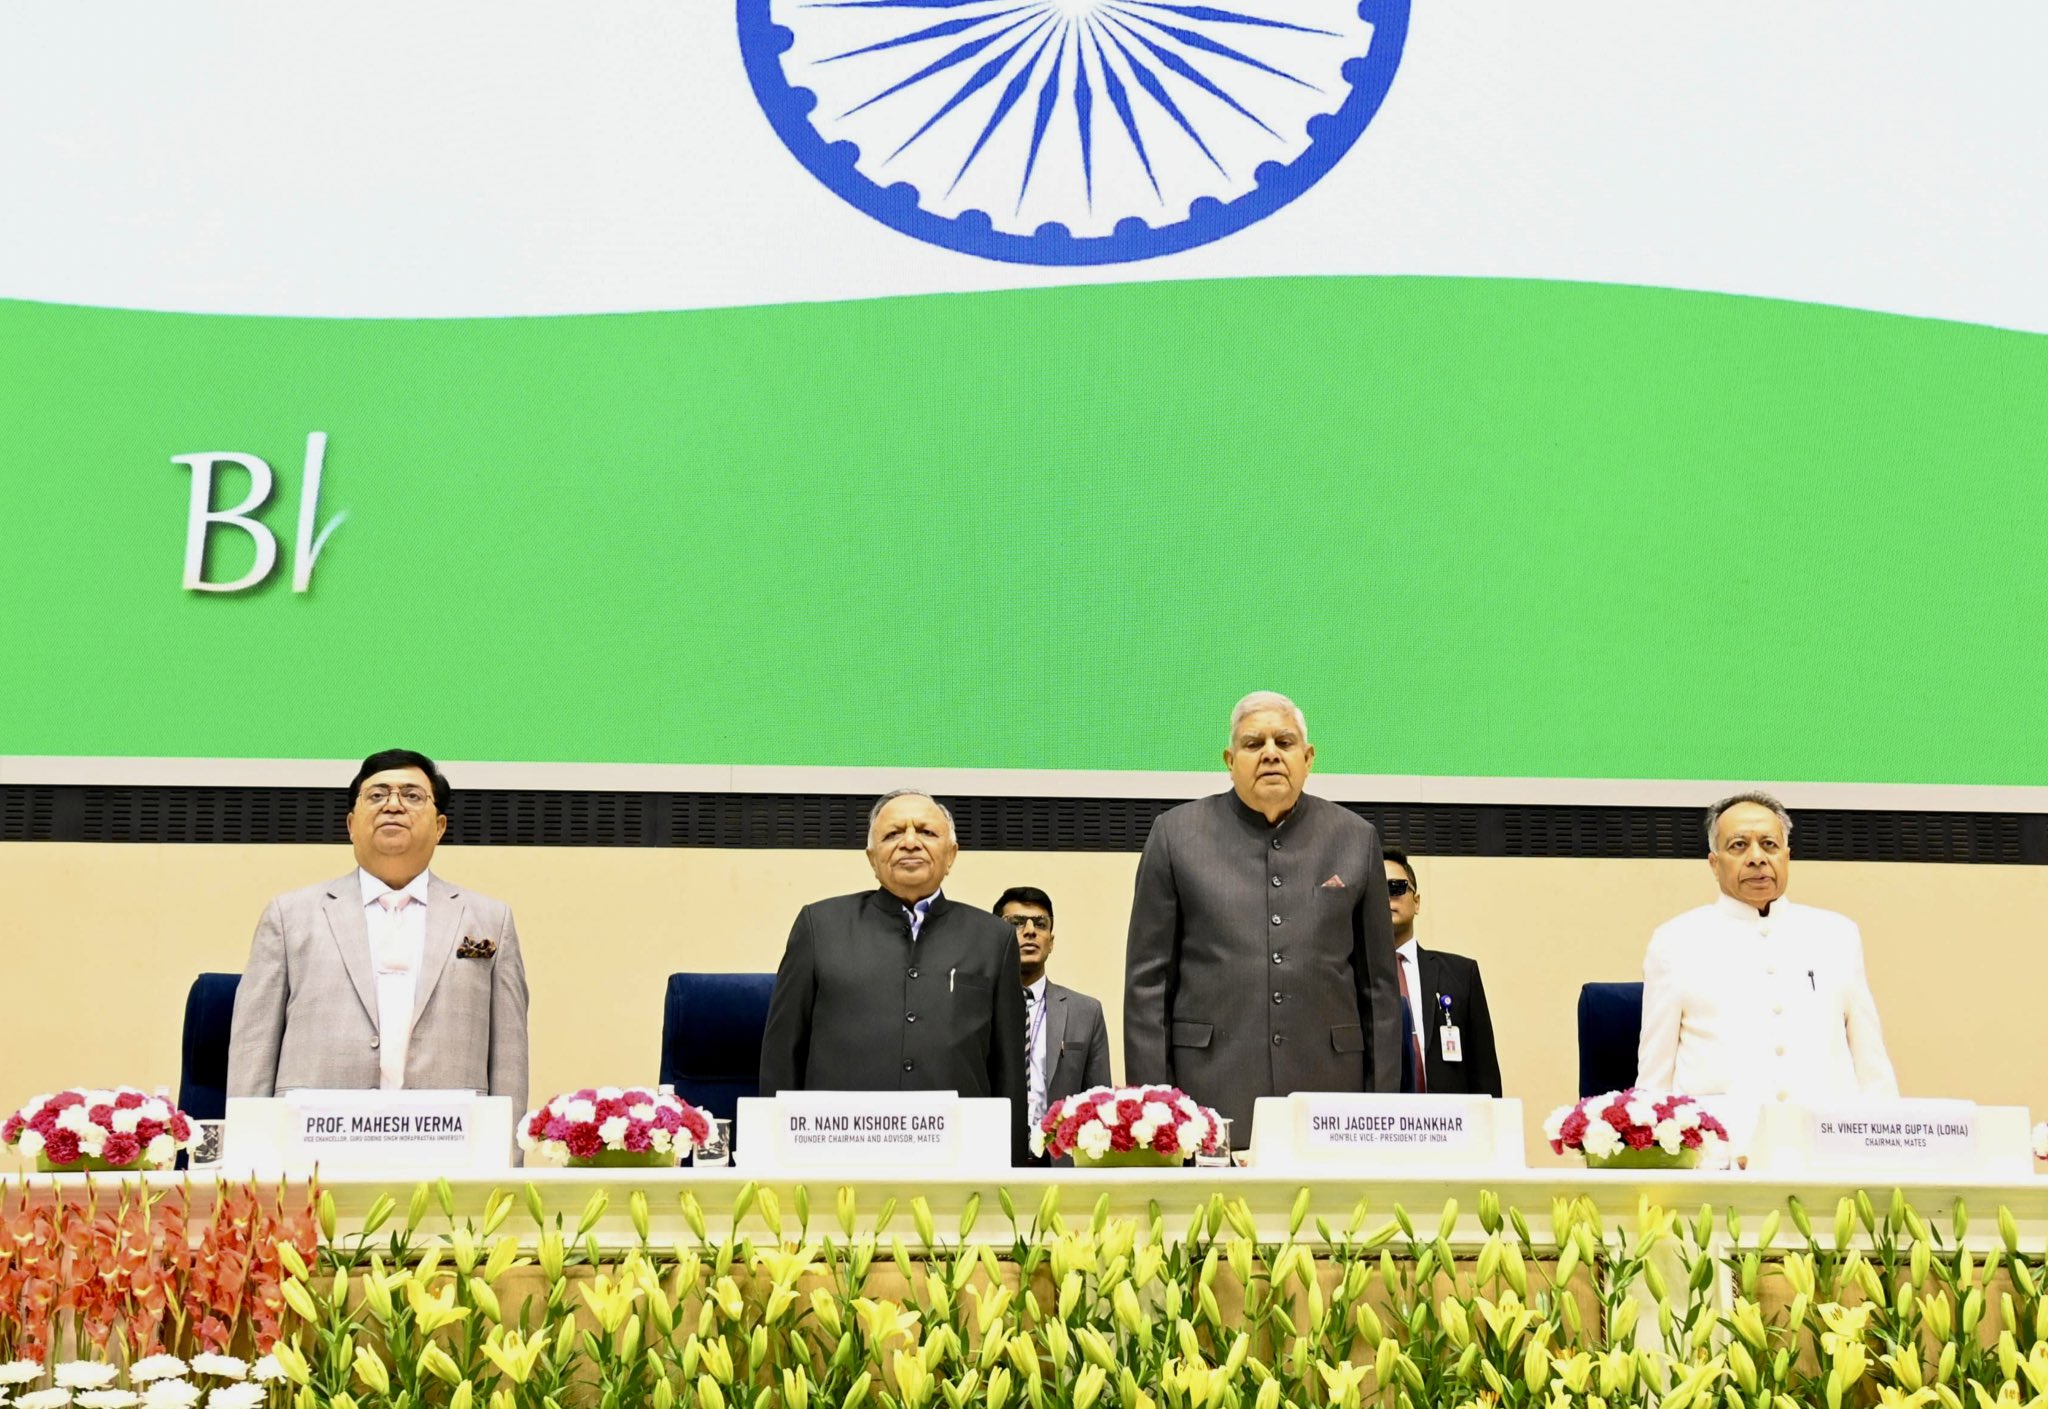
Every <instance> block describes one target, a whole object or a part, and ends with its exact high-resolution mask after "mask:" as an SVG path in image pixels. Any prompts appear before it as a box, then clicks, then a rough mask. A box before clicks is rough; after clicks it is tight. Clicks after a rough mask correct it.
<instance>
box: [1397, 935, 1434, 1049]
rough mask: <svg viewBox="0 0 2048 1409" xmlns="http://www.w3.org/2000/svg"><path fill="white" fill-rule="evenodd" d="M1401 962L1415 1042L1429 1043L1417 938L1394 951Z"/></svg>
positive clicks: (1410, 939)
mask: <svg viewBox="0 0 2048 1409" xmlns="http://www.w3.org/2000/svg"><path fill="white" fill-rule="evenodd" d="M1394 957H1395V958H1396V959H1398V960H1400V961H1401V976H1402V977H1403V978H1405V979H1407V980H1408V1018H1409V1020H1410V1021H1411V1022H1413V1023H1414V1024H1415V1040H1416V1041H1418V1042H1427V1041H1428V1039H1429V1029H1428V1028H1426V1027H1424V1026H1423V1025H1422V961H1421V960H1420V959H1418V958H1417V957H1416V946H1415V936H1413V935H1410V936H1409V937H1408V942H1407V943H1406V944H1404V945H1402V946H1401V947H1400V948H1398V949H1396V950H1395V951H1394Z"/></svg>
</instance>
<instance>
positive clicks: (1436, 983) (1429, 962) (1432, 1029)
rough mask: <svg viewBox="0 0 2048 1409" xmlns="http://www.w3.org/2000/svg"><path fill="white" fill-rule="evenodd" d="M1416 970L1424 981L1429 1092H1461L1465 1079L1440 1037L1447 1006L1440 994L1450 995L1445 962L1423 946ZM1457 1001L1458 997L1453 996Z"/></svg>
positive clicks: (1424, 1052)
mask: <svg viewBox="0 0 2048 1409" xmlns="http://www.w3.org/2000/svg"><path fill="white" fill-rule="evenodd" d="M1415 971H1416V974H1417V975H1418V976H1419V977H1420V978H1421V980H1422V992H1421V993H1420V994H1419V995H1417V996H1418V997H1419V998H1420V999H1421V1000H1422V1061H1423V1069H1424V1070H1425V1071H1426V1072H1428V1073H1429V1089H1430V1090H1432V1091H1461V1090H1463V1089H1464V1082H1463V1079H1462V1077H1461V1076H1460V1075H1459V1074H1458V1073H1457V1072H1456V1071H1455V1070H1453V1068H1452V1066H1451V1064H1450V1063H1449V1062H1446V1061H1445V1060H1444V1056H1443V1039H1442V1038H1441V1037H1439V1036H1438V1035H1437V1034H1438V1033H1439V1032H1441V1031H1442V1030H1443V1025H1444V1005H1443V999H1442V998H1441V997H1439V996H1438V995H1440V994H1448V993H1449V990H1448V989H1447V988H1446V986H1445V983H1444V980H1445V978H1446V974H1445V971H1444V965H1443V961H1442V960H1440V959H1438V958H1437V956H1436V955H1435V954H1434V953H1432V952H1431V951H1429V950H1427V949H1424V948H1423V947H1422V946H1421V945H1419V944H1418V945H1416V946H1415ZM1449 996H1450V997H1451V998H1452V1000H1453V1001H1455V1000H1456V997H1457V995H1456V994H1449Z"/></svg>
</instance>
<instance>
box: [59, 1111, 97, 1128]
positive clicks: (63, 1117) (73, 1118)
mask: <svg viewBox="0 0 2048 1409" xmlns="http://www.w3.org/2000/svg"><path fill="white" fill-rule="evenodd" d="M57 1128H58V1129H59V1130H69V1131H71V1132H72V1133H73V1134H74V1135H83V1134H84V1133H85V1132H86V1131H88V1130H90V1129H93V1128H94V1127H93V1123H92V1118H91V1117H90V1116H88V1115H87V1114H86V1113H85V1107H84V1106H66V1107H65V1108H64V1109H63V1110H61V1111H58V1112H57Z"/></svg>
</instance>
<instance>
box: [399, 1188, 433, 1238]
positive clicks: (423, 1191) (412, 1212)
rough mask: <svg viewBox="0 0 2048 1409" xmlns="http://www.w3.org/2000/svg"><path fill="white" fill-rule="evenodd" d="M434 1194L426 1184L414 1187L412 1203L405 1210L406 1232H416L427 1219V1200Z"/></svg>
mask: <svg viewBox="0 0 2048 1409" xmlns="http://www.w3.org/2000/svg"><path fill="white" fill-rule="evenodd" d="M433 1192H434V1191H433V1190H432V1189H429V1188H428V1187H427V1186H426V1185H425V1184H415V1185H413V1186H412V1202H411V1203H409V1204H407V1205H406V1209H405V1231H406V1232H408V1233H410V1232H412V1231H414V1230H415V1229H417V1228H418V1227H419V1226H420V1224H421V1223H422V1222H423V1221H424V1220H425V1219H426V1216H427V1200H428V1199H429V1198H431V1197H432V1196H433Z"/></svg>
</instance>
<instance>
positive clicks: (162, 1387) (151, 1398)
mask: <svg viewBox="0 0 2048 1409" xmlns="http://www.w3.org/2000/svg"><path fill="white" fill-rule="evenodd" d="M198 1402H199V1386H198V1385H195V1384H193V1383H192V1382H191V1381H190V1380H158V1381H156V1382H155V1383H154V1384H152V1385H151V1386H150V1387H149V1388H148V1389H146V1390H144V1391H143V1392H142V1406H143V1409H192V1406H193V1405H195V1404H197V1403H198Z"/></svg>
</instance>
